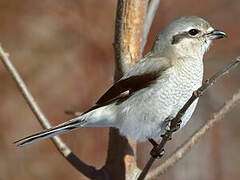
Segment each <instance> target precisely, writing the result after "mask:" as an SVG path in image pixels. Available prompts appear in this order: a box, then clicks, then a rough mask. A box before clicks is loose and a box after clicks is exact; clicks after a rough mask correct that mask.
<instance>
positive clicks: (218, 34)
mask: <svg viewBox="0 0 240 180" xmlns="http://www.w3.org/2000/svg"><path fill="white" fill-rule="evenodd" d="M208 35H209V39H210V40H214V39H221V38H225V37H227V34H226V33H225V32H223V31H219V30H213V31H212V32H210V33H209V34H208Z"/></svg>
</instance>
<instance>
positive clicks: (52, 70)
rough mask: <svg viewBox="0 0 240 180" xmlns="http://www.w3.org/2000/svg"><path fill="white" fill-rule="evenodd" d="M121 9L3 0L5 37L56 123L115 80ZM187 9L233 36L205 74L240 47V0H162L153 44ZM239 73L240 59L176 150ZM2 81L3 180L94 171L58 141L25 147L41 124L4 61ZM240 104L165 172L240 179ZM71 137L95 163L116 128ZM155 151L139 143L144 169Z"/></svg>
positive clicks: (236, 83)
mask: <svg viewBox="0 0 240 180" xmlns="http://www.w3.org/2000/svg"><path fill="white" fill-rule="evenodd" d="M115 7H116V0H112V1H110V0H106V1H99V0H78V1H77V0H44V1H31V0H25V1H20V0H11V1H9V0H1V1H0V42H1V44H2V46H3V47H4V49H5V50H6V51H7V52H9V54H10V58H11V60H12V61H13V63H14V65H15V66H16V68H17V69H18V71H19V73H20V74H21V75H22V77H23V79H24V80H25V82H26V83H27V85H28V87H29V89H30V90H31V92H32V94H33V96H34V97H35V98H36V100H37V102H38V103H39V105H40V107H41V108H42V110H43V112H44V113H45V114H46V116H47V117H48V118H49V120H50V121H51V123H52V124H54V125H55V124H58V123H61V122H63V121H65V120H67V119H69V118H70V117H69V116H68V115H65V114H64V110H69V109H70V110H77V111H84V110H87V109H88V108H89V107H90V106H91V105H92V104H94V102H95V101H96V100H97V99H98V97H99V96H100V95H102V94H103V93H104V91H105V90H106V89H107V88H108V87H110V86H111V84H112V75H113V67H114V64H113V48H112V42H113V35H114V19H115ZM183 15H198V16H202V17H204V18H205V19H207V20H208V21H209V22H211V24H212V25H213V26H214V27H216V28H218V29H220V30H223V31H225V32H227V34H228V38H227V39H223V40H219V41H216V42H214V45H213V46H212V47H211V49H210V52H209V53H208V54H207V55H206V56H205V78H206V77H209V76H211V74H213V73H214V72H216V71H217V70H219V69H220V68H222V67H223V66H224V65H226V64H227V63H229V62H230V61H231V60H232V59H233V58H234V57H236V56H237V55H240V41H239V37H240V30H239V29H240V20H239V17H240V1H239V0H208V1H207V0H203V1H196V0H195V1H192V0H181V1H178V0H168V1H167V0H165V1H163V0H162V1H161V3H160V7H159V9H158V12H157V15H156V18H155V20H154V23H153V27H152V29H151V32H150V36H149V42H148V44H147V47H146V52H147V51H148V50H149V49H150V48H151V44H152V42H153V40H154V38H155V36H156V34H157V32H158V31H160V30H161V29H162V28H163V27H164V26H165V25H166V24H167V23H168V22H170V21H172V20H173V19H176V18H177V17H179V16H183ZM239 75H240V70H239V67H238V68H237V69H235V70H234V71H233V72H231V74H229V75H227V76H225V77H224V78H223V79H221V80H220V81H218V83H217V84H216V85H215V86H214V87H213V88H211V89H210V90H209V91H208V93H207V95H205V96H204V97H202V98H201V100H200V102H199V105H198V108H197V110H196V111H195V114H194V117H193V118H192V119H191V122H189V123H188V125H187V126H186V127H185V128H184V129H183V130H182V131H181V132H179V133H178V137H177V136H176V135H175V137H174V140H173V141H171V142H170V143H169V144H168V145H167V147H166V152H167V153H166V154H167V155H168V154H170V153H171V152H172V151H173V150H174V149H175V148H176V147H177V146H179V145H180V144H181V143H182V142H183V141H184V140H185V139H186V138H187V137H189V136H190V135H191V134H192V133H193V132H194V131H195V130H197V129H198V128H199V127H200V126H201V125H202V124H203V123H204V122H205V121H206V120H208V119H209V117H210V115H211V113H212V112H214V111H216V110H218V109H219V107H221V105H222V104H223V103H224V101H225V100H226V99H228V98H229V97H231V95H232V93H233V92H234V91H235V90H236V89H238V88H240V80H239ZM0 82H1V85H0V99H1V103H0V142H1V148H0V180H17V179H18V180H19V179H23V180H30V179H35V180H42V179H45V180H55V179H86V178H85V177H84V176H82V175H81V174H80V173H79V172H77V171H76V170H75V169H74V168H73V167H71V166H70V165H69V164H68V163H67V162H66V161H65V160H64V158H63V157H62V156H61V155H60V154H59V153H58V152H57V150H56V149H55V147H54V146H53V144H52V143H51V142H50V141H49V140H46V141H42V142H39V143H36V144H33V145H30V146H27V147H25V148H20V149H18V148H16V147H15V145H13V144H12V142H13V141H15V140H17V139H18V138H20V137H23V136H26V135H30V134H32V133H34V132H36V131H39V130H41V127H40V125H39V123H38V122H37V120H36V118H35V117H34V116H33V113H32V112H31V110H30V109H29V108H28V106H27V104H26V102H25V101H24V100H23V97H22V96H21V95H20V93H19V92H18V90H17V88H16V85H15V83H14V82H13V80H12V79H11V78H10V76H9V74H8V72H7V71H6V69H5V68H4V67H3V65H2V64H1V65H0ZM239 110H240V107H239V106H238V108H235V110H234V111H232V112H231V114H229V115H228V116H227V117H226V118H225V120H224V121H223V122H221V123H220V124H218V125H217V126H216V127H215V128H214V129H211V131H210V132H208V133H207V135H206V136H204V138H203V139H202V140H201V141H200V143H199V144H198V145H196V146H195V147H194V148H193V149H192V151H191V152H190V153H188V154H187V155H186V157H184V159H182V160H181V161H180V162H178V163H177V165H176V166H174V167H173V168H171V169H170V170H169V171H168V172H167V173H166V174H165V175H164V176H161V179H172V180H174V179H178V180H192V179H194V180H200V179H205V180H215V179H216V180H225V179H226V180H229V179H236V180H237V179H239V178H240V156H239V152H240V141H239V140H240V131H239V129H240V121H239ZM62 137H63V139H64V141H65V142H66V143H67V144H68V145H69V146H70V147H71V149H72V150H73V152H74V153H76V154H77V155H78V156H79V157H80V158H81V159H82V160H84V161H85V162H87V163H89V164H92V165H94V166H96V167H97V168H100V167H101V166H102V165H103V164H104V161H105V157H106V150H107V142H108V129H106V128H84V129H81V130H78V131H74V132H72V133H69V134H67V135H63V136H62ZM149 150H150V146H149V144H148V143H145V144H140V145H139V148H138V164H139V166H140V167H143V165H144V163H145V162H146V161H147V159H148V158H149V153H148V152H149Z"/></svg>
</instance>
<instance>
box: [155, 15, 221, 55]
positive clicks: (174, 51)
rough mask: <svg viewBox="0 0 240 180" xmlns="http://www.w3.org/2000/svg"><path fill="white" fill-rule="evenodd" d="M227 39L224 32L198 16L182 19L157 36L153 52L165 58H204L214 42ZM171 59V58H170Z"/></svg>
mask: <svg viewBox="0 0 240 180" xmlns="http://www.w3.org/2000/svg"><path fill="white" fill-rule="evenodd" d="M224 37H226V34H225V33H224V32H223V31H219V30H215V29H214V28H213V27H211V25H210V24H209V23H208V22H207V21H205V20H204V19H202V18H200V17H197V16H185V17H181V18H179V19H177V20H175V21H173V22H172V23H170V24H169V25H167V26H166V27H165V28H164V29H163V31H162V32H160V33H159V34H158V36H157V39H156V41H155V43H154V45H153V49H152V52H153V53H159V55H162V56H165V57H169V56H172V57H176V56H177V57H185V56H190V57H195V58H196V57H197V58H201V59H202V57H203V55H204V53H205V52H206V51H207V49H208V48H209V46H210V44H211V42H212V40H214V39H220V38H224ZM169 58H171V57H169Z"/></svg>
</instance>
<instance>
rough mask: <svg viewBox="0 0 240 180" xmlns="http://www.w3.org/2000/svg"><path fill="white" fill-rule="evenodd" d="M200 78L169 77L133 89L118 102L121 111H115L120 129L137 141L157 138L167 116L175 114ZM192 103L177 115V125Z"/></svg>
mask: <svg viewBox="0 0 240 180" xmlns="http://www.w3.org/2000/svg"><path fill="white" fill-rule="evenodd" d="M201 82H202V79H201V78H199V80H196V81H195V82H194V83H192V82H190V83H191V84H184V83H181V81H178V80H176V78H175V77H170V78H169V79H165V80H159V82H158V83H157V85H155V86H153V87H151V88H148V89H143V90H140V91H139V92H137V93H135V94H134V95H133V96H131V97H130V98H129V99H128V100H127V101H125V102H123V103H122V104H121V105H120V106H121V107H120V108H119V109H121V112H119V113H118V115H117V119H118V120H119V124H118V128H119V129H120V133H121V134H122V135H124V136H127V137H130V138H132V139H134V140H139V141H142V140H146V139H148V138H153V139H158V138H160V135H161V134H163V133H165V130H166V126H167V125H168V123H169V121H168V120H169V119H172V118H173V117H175V116H176V114H177V113H178V111H179V110H180V109H181V108H182V107H183V105H184V104H185V103H186V102H187V100H188V99H189V98H190V97H191V95H192V93H193V91H194V90H196V89H197V88H198V87H200V86H201ZM196 105H197V100H196V101H195V102H194V103H193V104H192V105H191V106H190V108H189V109H188V110H187V112H186V113H185V115H184V116H183V118H182V119H181V120H182V124H181V127H183V126H184V125H185V124H186V123H187V121H188V120H189V119H190V118H191V116H192V113H193V112H194V109H195V107H196Z"/></svg>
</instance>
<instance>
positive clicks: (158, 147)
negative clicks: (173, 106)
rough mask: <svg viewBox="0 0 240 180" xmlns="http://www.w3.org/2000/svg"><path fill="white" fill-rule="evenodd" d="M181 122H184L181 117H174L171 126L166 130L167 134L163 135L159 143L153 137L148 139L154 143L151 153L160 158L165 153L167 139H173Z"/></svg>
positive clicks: (155, 157)
mask: <svg viewBox="0 0 240 180" xmlns="http://www.w3.org/2000/svg"><path fill="white" fill-rule="evenodd" d="M181 123H182V121H181V119H180V118H173V119H172V120H171V121H170V128H169V129H168V130H166V133H165V134H163V135H161V137H162V140H161V142H160V144H158V143H157V142H156V141H155V140H153V139H148V141H149V142H150V143H151V144H152V145H153V148H152V150H151V152H150V155H151V156H152V157H153V158H154V159H160V158H161V157H162V156H163V155H164V153H165V151H164V146H165V144H166V143H167V141H170V140H171V139H172V134H173V133H174V132H176V131H177V130H178V129H179V128H180V126H181Z"/></svg>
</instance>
